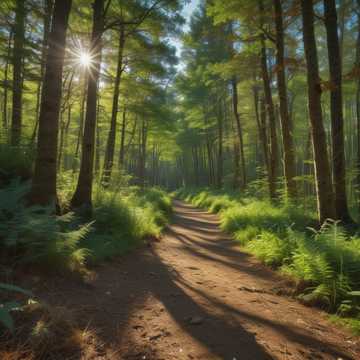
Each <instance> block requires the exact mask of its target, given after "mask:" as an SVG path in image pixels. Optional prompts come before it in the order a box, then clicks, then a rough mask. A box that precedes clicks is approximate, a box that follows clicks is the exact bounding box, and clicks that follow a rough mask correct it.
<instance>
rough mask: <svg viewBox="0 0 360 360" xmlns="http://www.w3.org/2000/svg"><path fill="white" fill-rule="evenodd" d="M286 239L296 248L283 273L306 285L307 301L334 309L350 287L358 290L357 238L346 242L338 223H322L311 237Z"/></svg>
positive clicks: (359, 254)
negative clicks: (302, 281) (292, 242)
mask: <svg viewBox="0 0 360 360" xmlns="http://www.w3.org/2000/svg"><path fill="white" fill-rule="evenodd" d="M289 238H290V239H292V240H293V241H296V245H297V246H296V250H295V251H294V253H293V257H292V263H291V264H290V265H288V266H286V267H284V271H285V272H287V273H290V274H292V275H293V276H295V277H296V278H298V279H301V280H304V281H306V282H307V283H309V287H308V288H307V289H306V295H307V298H306V299H308V300H310V301H315V302H318V301H320V302H322V303H324V304H327V305H328V306H329V307H330V308H331V309H335V308H336V307H337V306H338V305H339V304H340V303H341V301H343V300H345V299H347V298H349V296H350V290H351V288H352V287H353V288H354V289H355V288H356V289H358V288H359V286H360V283H359V279H360V251H359V239H351V240H349V239H348V237H347V235H346V233H345V231H344V230H343V229H342V228H341V227H340V226H339V224H338V223H336V222H328V223H325V224H324V225H323V226H322V228H321V229H320V230H319V231H318V232H315V233H314V235H313V236H304V235H300V234H297V233H292V235H291V236H290V237H289Z"/></svg>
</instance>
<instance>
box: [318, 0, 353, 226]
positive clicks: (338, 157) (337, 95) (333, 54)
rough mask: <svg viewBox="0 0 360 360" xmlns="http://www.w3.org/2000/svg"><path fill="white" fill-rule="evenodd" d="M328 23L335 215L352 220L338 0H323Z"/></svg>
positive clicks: (326, 23) (338, 217) (326, 24)
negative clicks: (337, 10)
mask: <svg viewBox="0 0 360 360" xmlns="http://www.w3.org/2000/svg"><path fill="white" fill-rule="evenodd" d="M324 13H325V27H326V34H327V47H328V57H329V70H330V81H331V89H330V109H331V136H332V170H333V182H334V194H335V211H336V218H337V219H341V220H343V221H346V222H348V221H350V220H351V218H350V214H349V210H348V206H347V197H346V164H345V152H344V118H343V108H342V83H341V77H342V66H341V57H340V47H339V38H338V25H337V13H336V3H335V0H324Z"/></svg>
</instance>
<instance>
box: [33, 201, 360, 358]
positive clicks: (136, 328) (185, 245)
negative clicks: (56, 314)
mask: <svg viewBox="0 0 360 360" xmlns="http://www.w3.org/2000/svg"><path fill="white" fill-rule="evenodd" d="M173 220H174V221H173V224H172V225H171V226H169V228H168V229H167V231H166V232H165V234H164V236H163V237H162V239H161V240H160V241H158V242H156V241H154V242H152V243H151V245H149V246H147V247H144V248H143V249H140V250H138V251H135V252H134V253H132V254H130V255H128V256H125V257H123V258H121V259H119V260H116V261H114V262H111V263H110V264H109V263H107V264H105V265H102V266H99V267H97V268H96V269H95V271H96V276H95V277H94V278H93V280H91V281H88V282H87V283H83V284H80V285H79V281H76V280H75V279H74V280H73V279H62V278H60V277H59V278H55V279H54V278H51V280H48V281H47V282H45V283H41V284H37V285H36V287H37V289H36V291H35V292H36V294H37V295H39V298H40V299H42V300H44V301H46V302H47V303H49V304H51V305H54V306H59V305H61V306H66V308H68V309H71V311H72V312H73V313H74V314H75V316H76V319H77V322H78V324H79V325H78V326H80V327H81V329H87V331H86V332H83V334H87V335H86V336H85V335H84V336H83V343H82V344H81V346H80V345H79V347H81V349H78V351H77V352H74V353H72V354H71V355H70V354H69V355H62V356H60V358H62V359H144V360H150V359H154V360H155V359H164V360H167V359H169V360H170V359H204V360H205V359H206V360H210V359H229V360H236V359H237V360H240V359H241V360H245V359H249V360H250V359H251V360H261V359H299V360H300V359H359V358H360V341H359V338H356V337H354V336H352V335H351V334H350V333H347V332H346V331H345V330H343V329H339V328H338V327H336V325H334V324H332V323H330V322H329V321H327V319H326V314H325V313H323V312H321V311H319V310H317V309H314V308H309V307H305V306H303V305H301V304H299V303H298V302H296V301H295V300H293V299H291V298H290V297H287V296H285V295H280V294H281V293H284V292H286V291H287V288H288V286H289V284H288V283H287V281H286V280H285V279H284V278H281V277H280V276H279V275H277V274H276V273H275V272H273V271H271V270H270V269H269V268H266V267H265V266H263V265H261V264H260V263H259V262H258V261H257V260H255V259H254V258H253V257H252V256H250V255H248V254H246V253H244V252H242V251H241V250H240V249H239V248H238V247H237V246H236V243H234V242H233V241H232V240H231V238H230V237H228V236H227V235H225V234H224V233H222V232H221V230H220V229H219V227H218V218H217V217H216V215H211V214H208V213H206V212H204V211H202V210H199V209H195V208H193V207H192V206H190V205H187V204H184V203H182V202H178V201H175V202H174V219H173ZM55 348H56V347H55ZM55 348H54V349H55ZM55 352H56V351H54V352H53V353H52V355H53V356H51V357H49V358H57V356H56V354H55Z"/></svg>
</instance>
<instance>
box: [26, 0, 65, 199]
mask: <svg viewBox="0 0 360 360" xmlns="http://www.w3.org/2000/svg"><path fill="white" fill-rule="evenodd" d="M71 2H72V0H56V1H55V7H54V13H53V23H52V29H51V33H50V36H49V49H48V53H47V59H46V69H45V78H44V88H43V94H44V96H43V97H42V101H41V106H40V118H39V137H38V143H37V157H36V161H35V172H34V178H33V181H32V189H31V194H30V199H31V201H32V202H33V203H37V204H41V205H48V204H50V203H53V202H56V201H57V196H56V170H57V169H56V165H57V144H58V131H59V111H60V102H61V92H62V70H63V64H64V55H65V42H66V30H67V26H68V18H69V13H70V9H71Z"/></svg>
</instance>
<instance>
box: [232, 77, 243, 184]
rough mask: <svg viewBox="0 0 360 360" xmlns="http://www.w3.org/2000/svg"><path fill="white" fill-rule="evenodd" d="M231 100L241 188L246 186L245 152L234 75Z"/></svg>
mask: <svg viewBox="0 0 360 360" xmlns="http://www.w3.org/2000/svg"><path fill="white" fill-rule="evenodd" d="M231 85H232V101H233V111H234V116H235V120H236V129H237V133H238V138H239V145H238V146H239V155H240V160H241V178H242V179H241V180H242V184H241V185H242V188H243V189H244V188H245V187H246V163H245V154H244V139H243V132H242V127H241V121H240V115H239V110H238V91H237V80H236V76H234V77H233V78H232V81H231Z"/></svg>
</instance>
